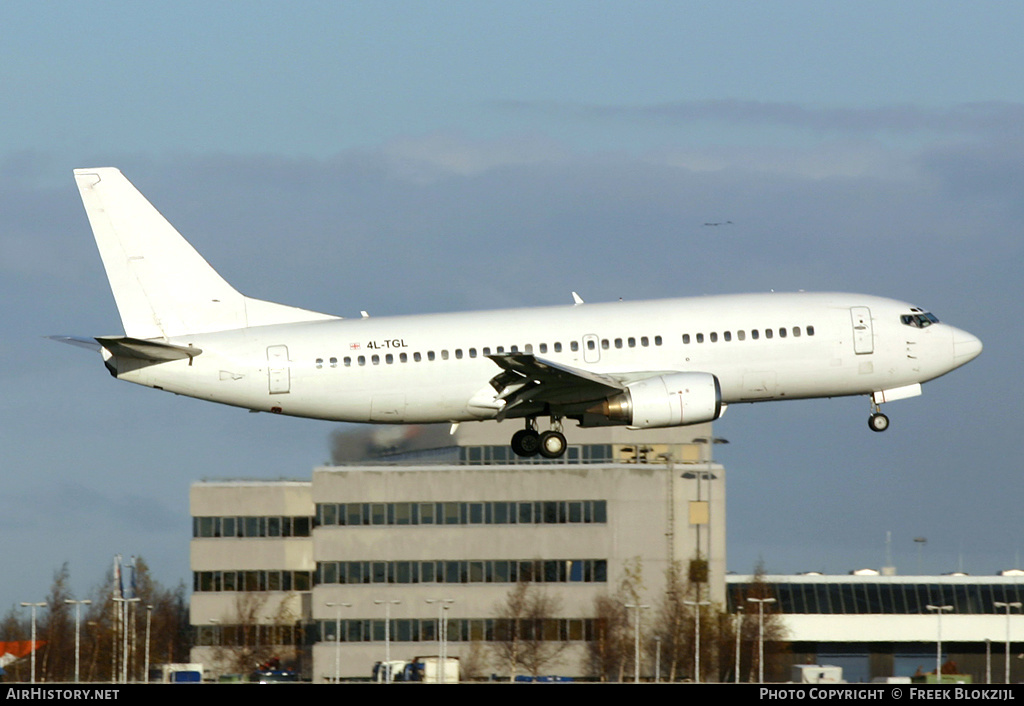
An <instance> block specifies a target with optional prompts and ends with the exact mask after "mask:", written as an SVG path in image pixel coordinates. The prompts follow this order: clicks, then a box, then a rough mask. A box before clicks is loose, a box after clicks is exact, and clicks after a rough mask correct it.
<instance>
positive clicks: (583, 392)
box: [487, 353, 623, 419]
mask: <svg viewBox="0 0 1024 706" xmlns="http://www.w3.org/2000/svg"><path fill="white" fill-rule="evenodd" d="M487 357H488V358H490V359H491V360H492V361H494V363H495V364H496V365H497V366H498V367H500V368H501V369H502V371H501V372H500V373H498V374H497V375H495V376H494V377H493V378H491V380H490V384H491V387H493V388H494V389H495V391H496V392H497V393H498V394H497V399H499V400H502V401H504V402H505V406H504V407H503V408H502V410H501V412H499V414H498V418H499V419H504V418H505V417H507V416H508V414H509V412H511V411H512V410H513V409H516V408H518V407H524V406H528V405H536V406H543V405H548V404H555V405H567V404H577V403H581V402H588V401H592V400H598V399H603V398H605V397H607V396H608V395H610V394H613V393H615V392H618V391H619V390H622V389H623V385H622V383H620V382H619V381H617V380H615V379H614V378H611V377H608V376H606V375H600V374H598V373H591V372H588V371H586V370H580V369H579V368H573V367H570V366H567V365H561V364H559V363H555V362H552V361H550V360H544V359H542V358H537V357H536V356H534V355H533V354H532V353H498V354H494V355H489V356H487Z"/></svg>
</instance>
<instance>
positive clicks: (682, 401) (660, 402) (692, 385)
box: [595, 373, 724, 429]
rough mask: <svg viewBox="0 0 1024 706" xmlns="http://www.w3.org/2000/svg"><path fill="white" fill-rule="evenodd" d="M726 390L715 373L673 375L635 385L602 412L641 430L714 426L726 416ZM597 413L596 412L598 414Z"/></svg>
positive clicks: (603, 407)
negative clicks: (723, 392) (704, 423)
mask: <svg viewBox="0 0 1024 706" xmlns="http://www.w3.org/2000/svg"><path fill="white" fill-rule="evenodd" d="M723 407H724V406H723V405H722V388H721V386H720V385H719V384H718V378H717V377H715V376H714V375H712V374H711V373H672V374H671V375H659V376H657V377H652V378H648V379H646V380H640V381H639V382H634V383H633V384H631V385H627V386H626V390H625V391H624V392H620V393H619V394H617V395H615V396H614V397H610V398H608V399H607V400H606V401H605V402H604V404H603V405H601V410H600V411H601V412H602V413H603V414H604V415H605V416H607V417H608V419H609V420H611V421H614V422H618V423H620V424H627V425H629V426H631V427H635V428H637V429H650V428H654V427H677V426H684V425H686V424H700V423H701V422H711V421H714V420H715V419H718V418H719V417H721V416H722V411H723ZM595 411H596V410H595Z"/></svg>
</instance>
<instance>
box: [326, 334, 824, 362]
mask: <svg viewBox="0 0 1024 706" xmlns="http://www.w3.org/2000/svg"><path fill="white" fill-rule="evenodd" d="M763 334H764V337H765V338H766V339H770V338H774V337H775V336H776V335H778V337H779V338H786V337H787V336H789V335H792V336H793V337H794V338H798V337H800V336H801V335H807V336H813V335H814V326H804V327H802V328H801V327H800V326H793V327H792V328H789V329H787V328H785V327H779V328H778V329H771V328H766V329H764V331H763ZM749 335H750V340H753V341H756V340H759V339H760V338H761V335H762V331H761V330H760V329H751V330H750V334H749ZM719 340H722V341H726V342H728V341H732V340H737V341H745V340H747V332H746V331H745V330H739V331H736V333H735V338H734V334H733V332H732V331H723V332H722V333H721V334H719V333H718V332H717V331H712V332H711V333H709V334H707V335H706V336H705V334H703V333H697V334H689V333H684V334H683V343H684V344H690V343H694V342H696V343H704V342H705V341H708V342H710V343H717V342H718V341H719ZM663 342H664V341H663V339H662V337H661V336H653V337H649V336H639V337H636V336H629V337H627V338H613V339H609V338H601V339H599V338H598V337H596V336H587V337H585V338H584V339H583V341H582V346H585V347H586V349H587V350H588V351H596V350H597V349H598V346H600V348H601V350H611V349H613V348H614V349H623V348H648V347H650V346H651V345H654V346H660V345H662V344H663ZM580 348H581V342H580V341H571V342H570V343H569V350H570V351H572V352H573V353H576V352H579V350H580ZM549 350H550V351H551V352H553V353H561V352H563V346H562V343H561V342H560V341H556V342H555V343H553V344H552V345H551V346H550V348H549V346H548V344H547V343H540V344H538V345H537V346H536V351H537V352H538V353H540V354H541V355H544V354H546V353H548V351H549ZM494 352H495V353H498V354H501V353H505V352H506V351H505V347H504V346H497V347H495V348H494ZM508 352H509V353H520V352H522V353H527V354H532V353H533V352H534V345H533V344H532V343H527V344H526V345H525V346H523V348H522V350H521V351H520V348H519V346H510V347H509V349H508ZM478 355H482V356H488V355H491V347H490V346H485V347H484V348H482V349H480V350H479V351H478V350H477V349H476V348H469V349H467V350H463V349H462V348H456V349H455V350H454V351H448V350H442V351H440V352H437V351H427V352H426V354H423V353H421V352H419V351H416V352H414V353H405V352H402V353H398V354H395V353H385V354H383V355H380V354H377V353H374V354H372V355H370V356H366V355H359V356H354V357H353V356H345V357H344V358H342V359H341V360H340V363H341V365H342V366H344V367H346V368H349V367H352V366H353V365H357V366H362V365H366V364H367V363H369V364H370V365H380V364H381V363H384V364H385V365H393V364H394V363H396V362H398V363H408V362H410V361H412V362H414V363H419V362H422V361H423V360H426V361H428V362H429V361H435V360H451V359H453V358H454V359H455V360H462V359H463V358H476V357H478ZM338 364H339V359H338V358H337V357H335V356H332V357H330V358H327V359H326V362H325V360H324V359H323V358H317V359H316V367H317V369H318V370H319V369H322V368H323V367H324V366H325V365H328V366H329V367H332V368H337V367H338Z"/></svg>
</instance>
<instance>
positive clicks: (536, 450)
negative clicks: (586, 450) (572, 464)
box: [512, 417, 568, 458]
mask: <svg viewBox="0 0 1024 706" xmlns="http://www.w3.org/2000/svg"><path fill="white" fill-rule="evenodd" d="M567 446H568V444H567V442H566V440H565V435H564V434H562V421H561V419H559V418H556V417H552V418H551V429H549V430H548V431H546V432H543V433H541V432H538V431H537V421H536V419H533V418H528V419H527V420H526V428H525V429H520V430H519V431H517V432H516V433H515V434H513V435H512V451H513V453H515V455H516V456H522V457H523V458H529V457H531V456H536V455H537V454H540V455H541V456H543V457H544V458H561V457H562V456H563V455H564V454H565V449H566V448H567Z"/></svg>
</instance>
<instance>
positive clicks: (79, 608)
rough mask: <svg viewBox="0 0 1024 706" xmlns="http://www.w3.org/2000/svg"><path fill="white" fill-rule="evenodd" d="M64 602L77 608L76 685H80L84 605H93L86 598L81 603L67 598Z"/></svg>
mask: <svg viewBox="0 0 1024 706" xmlns="http://www.w3.org/2000/svg"><path fill="white" fill-rule="evenodd" d="M64 602H65V603H67V604H68V605H73V606H74V607H75V683H78V682H79V681H81V680H80V679H79V678H78V665H79V660H78V647H79V644H80V635H81V625H82V606H83V605H89V604H91V603H92V601H91V600H89V599H88V598H86V599H85V600H81V601H73V600H71V599H70V598H65V599H64Z"/></svg>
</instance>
